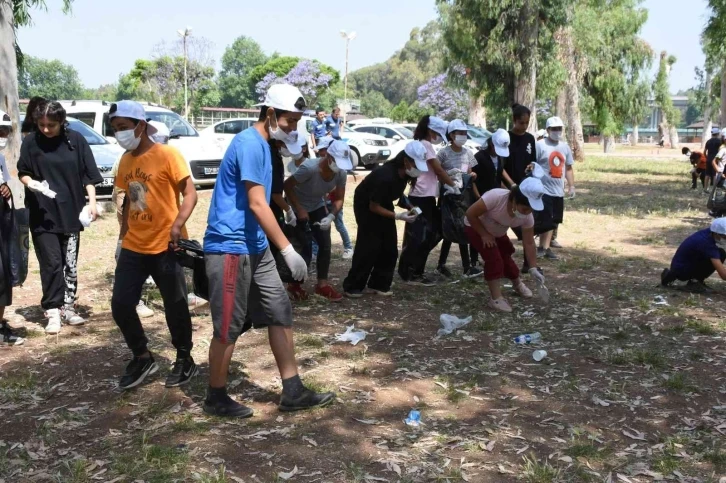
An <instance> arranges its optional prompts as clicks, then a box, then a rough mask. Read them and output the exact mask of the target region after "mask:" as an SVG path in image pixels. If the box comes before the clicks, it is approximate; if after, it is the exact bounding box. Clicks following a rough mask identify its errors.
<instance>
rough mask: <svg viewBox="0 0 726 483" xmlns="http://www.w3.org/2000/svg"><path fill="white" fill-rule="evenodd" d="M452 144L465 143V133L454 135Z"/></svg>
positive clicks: (460, 144)
mask: <svg viewBox="0 0 726 483" xmlns="http://www.w3.org/2000/svg"><path fill="white" fill-rule="evenodd" d="M454 144H456V145H457V146H459V147H460V148H461V147H464V144H466V134H460V135H458V136H454Z"/></svg>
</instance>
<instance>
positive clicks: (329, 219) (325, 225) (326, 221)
mask: <svg viewBox="0 0 726 483" xmlns="http://www.w3.org/2000/svg"><path fill="white" fill-rule="evenodd" d="M333 220H335V215H334V214H332V213H330V214H329V215H328V216H326V217H325V218H323V219H322V220H320V221H316V222H315V223H313V225H318V226H320V229H321V230H330V224H331V223H333Z"/></svg>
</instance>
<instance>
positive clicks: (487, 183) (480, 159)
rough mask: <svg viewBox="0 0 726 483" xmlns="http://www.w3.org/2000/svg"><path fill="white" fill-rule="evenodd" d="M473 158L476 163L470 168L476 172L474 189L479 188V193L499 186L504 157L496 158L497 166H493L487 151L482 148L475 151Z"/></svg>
mask: <svg viewBox="0 0 726 483" xmlns="http://www.w3.org/2000/svg"><path fill="white" fill-rule="evenodd" d="M474 159H476V162H477V165H476V166H474V167H473V168H472V169H471V170H472V171H473V172H475V173H476V189H477V190H479V195H483V194H484V193H486V192H487V191H489V190H493V189H494V188H501V187H502V170H503V169H504V159H503V158H498V159H499V162H498V163H497V164H498V166H496V167H495V166H494V162H493V161H492V158H491V156H489V153H487V152H486V151H483V150H481V151H479V152H478V153H476V155H475V156H474Z"/></svg>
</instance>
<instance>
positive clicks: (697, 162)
mask: <svg viewBox="0 0 726 483" xmlns="http://www.w3.org/2000/svg"><path fill="white" fill-rule="evenodd" d="M681 152H682V153H683V155H684V156H688V160H689V161H690V162H691V165H692V166H693V169H692V170H691V179H692V181H693V183H692V184H691V189H692V190H695V189H696V186H697V185H698V178H699V177H700V178H701V187H702V188H703V189H704V190H705V189H706V155H705V154H703V153H702V152H699V151H691V150H690V149H688V148H683V149H682V150H681Z"/></svg>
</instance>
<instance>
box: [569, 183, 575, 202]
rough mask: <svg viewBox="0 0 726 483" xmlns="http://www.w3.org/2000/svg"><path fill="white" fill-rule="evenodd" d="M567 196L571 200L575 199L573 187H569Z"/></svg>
mask: <svg viewBox="0 0 726 483" xmlns="http://www.w3.org/2000/svg"><path fill="white" fill-rule="evenodd" d="M568 194H569V195H570V199H571V200H573V199H575V187H574V186H570V190H569V192H568Z"/></svg>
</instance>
